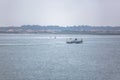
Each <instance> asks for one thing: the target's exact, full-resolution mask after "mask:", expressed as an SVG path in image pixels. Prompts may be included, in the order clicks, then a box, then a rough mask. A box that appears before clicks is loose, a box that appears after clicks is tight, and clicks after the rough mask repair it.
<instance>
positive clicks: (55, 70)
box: [0, 34, 120, 80]
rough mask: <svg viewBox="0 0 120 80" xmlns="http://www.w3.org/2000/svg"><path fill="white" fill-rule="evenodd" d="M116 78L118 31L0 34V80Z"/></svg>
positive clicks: (119, 50)
mask: <svg viewBox="0 0 120 80" xmlns="http://www.w3.org/2000/svg"><path fill="white" fill-rule="evenodd" d="M55 37H56V39H55ZM67 38H78V39H79V38H80V39H81V38H82V39H83V43H82V44H66V39H67ZM119 79H120V35H75V34H0V80H119Z"/></svg>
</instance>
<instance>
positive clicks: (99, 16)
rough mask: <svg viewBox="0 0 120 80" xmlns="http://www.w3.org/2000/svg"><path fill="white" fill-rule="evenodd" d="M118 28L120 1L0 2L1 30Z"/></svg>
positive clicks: (25, 0) (3, 0)
mask: <svg viewBox="0 0 120 80" xmlns="http://www.w3.org/2000/svg"><path fill="white" fill-rule="evenodd" d="M27 24H30V25H60V26H67V25H93V26H100V25H104V26H107V25H109V26H119V25H120V0H0V26H20V25H27Z"/></svg>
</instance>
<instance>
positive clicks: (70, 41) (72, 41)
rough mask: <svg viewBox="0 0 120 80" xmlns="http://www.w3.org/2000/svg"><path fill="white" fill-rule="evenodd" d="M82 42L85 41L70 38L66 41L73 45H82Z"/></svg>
mask: <svg viewBox="0 0 120 80" xmlns="http://www.w3.org/2000/svg"><path fill="white" fill-rule="evenodd" d="M82 42H83V39H81V40H79V39H77V38H75V39H72V38H69V39H68V40H67V41H66V43H67V44H72V43H75V44H80V43H82Z"/></svg>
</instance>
